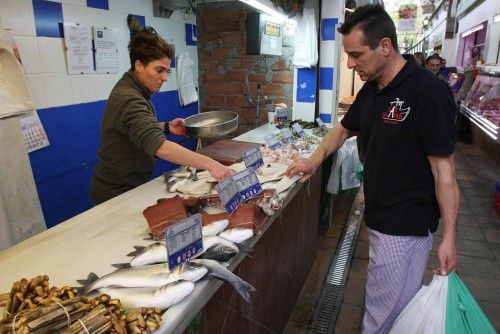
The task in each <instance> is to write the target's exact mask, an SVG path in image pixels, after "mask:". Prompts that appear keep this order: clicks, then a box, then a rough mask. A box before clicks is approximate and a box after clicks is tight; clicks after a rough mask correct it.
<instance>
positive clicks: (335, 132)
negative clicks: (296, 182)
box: [286, 123, 349, 182]
mask: <svg viewBox="0 0 500 334" xmlns="http://www.w3.org/2000/svg"><path fill="white" fill-rule="evenodd" d="M348 136H349V131H348V130H347V129H346V128H344V127H343V126H342V124H341V123H338V124H337V125H336V126H335V127H334V128H333V129H332V130H330V132H328V134H327V135H326V136H325V138H323V140H322V141H321V143H320V144H319V146H318V148H317V149H316V150H315V151H314V152H313V154H311V156H310V157H309V159H302V160H301V161H298V162H294V163H292V164H291V165H290V166H288V169H287V171H286V175H287V176H289V177H291V176H293V175H295V174H297V173H304V175H303V176H302V178H301V179H300V182H305V181H307V180H308V179H309V178H310V177H311V176H312V175H313V174H314V173H315V172H316V170H317V169H318V167H319V165H321V163H322V162H323V160H325V159H326V158H327V157H328V156H329V155H330V154H332V153H333V152H336V151H337V150H338V149H339V148H341V147H342V145H343V144H344V142H345V140H346V139H347V137H348Z"/></svg>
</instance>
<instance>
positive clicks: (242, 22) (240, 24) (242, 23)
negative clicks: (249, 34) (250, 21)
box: [239, 19, 247, 31]
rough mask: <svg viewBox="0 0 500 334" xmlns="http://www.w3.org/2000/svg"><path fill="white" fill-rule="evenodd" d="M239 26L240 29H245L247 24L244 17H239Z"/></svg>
mask: <svg viewBox="0 0 500 334" xmlns="http://www.w3.org/2000/svg"><path fill="white" fill-rule="evenodd" d="M239 28H240V31H247V24H246V22H245V19H240V21H239Z"/></svg>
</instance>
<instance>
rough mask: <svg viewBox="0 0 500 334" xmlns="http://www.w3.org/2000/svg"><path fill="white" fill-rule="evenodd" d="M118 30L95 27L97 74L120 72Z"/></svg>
mask: <svg viewBox="0 0 500 334" xmlns="http://www.w3.org/2000/svg"><path fill="white" fill-rule="evenodd" d="M116 34H117V30H116V29H111V28H106V27H94V46H95V69H96V72H97V73H117V72H118V49H117V47H116Z"/></svg>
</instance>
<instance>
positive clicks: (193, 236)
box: [165, 213, 203, 270]
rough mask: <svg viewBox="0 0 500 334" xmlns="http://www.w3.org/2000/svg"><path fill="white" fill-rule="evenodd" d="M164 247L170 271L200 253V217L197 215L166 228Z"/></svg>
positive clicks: (201, 247) (201, 244)
mask: <svg viewBox="0 0 500 334" xmlns="http://www.w3.org/2000/svg"><path fill="white" fill-rule="evenodd" d="M165 246H166V247H167V257H168V267H169V268H170V270H172V269H173V268H175V267H177V266H179V265H181V264H182V263H184V262H187V261H189V259H190V258H192V257H194V256H195V255H197V254H199V253H201V251H202V250H203V241H202V235H201V215H200V214H199V213H197V214H195V215H192V216H191V217H188V218H186V219H182V220H179V221H178V222H177V223H175V224H174V225H172V226H170V227H168V228H167V229H166V230H165Z"/></svg>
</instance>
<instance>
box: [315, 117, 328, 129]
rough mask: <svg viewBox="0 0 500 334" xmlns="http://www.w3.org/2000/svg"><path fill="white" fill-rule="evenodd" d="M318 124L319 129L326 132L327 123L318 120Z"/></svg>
mask: <svg viewBox="0 0 500 334" xmlns="http://www.w3.org/2000/svg"><path fill="white" fill-rule="evenodd" d="M316 122H317V123H318V125H319V127H320V128H322V129H324V130H326V125H325V123H324V122H323V120H322V119H321V118H319V117H318V118H316Z"/></svg>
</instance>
